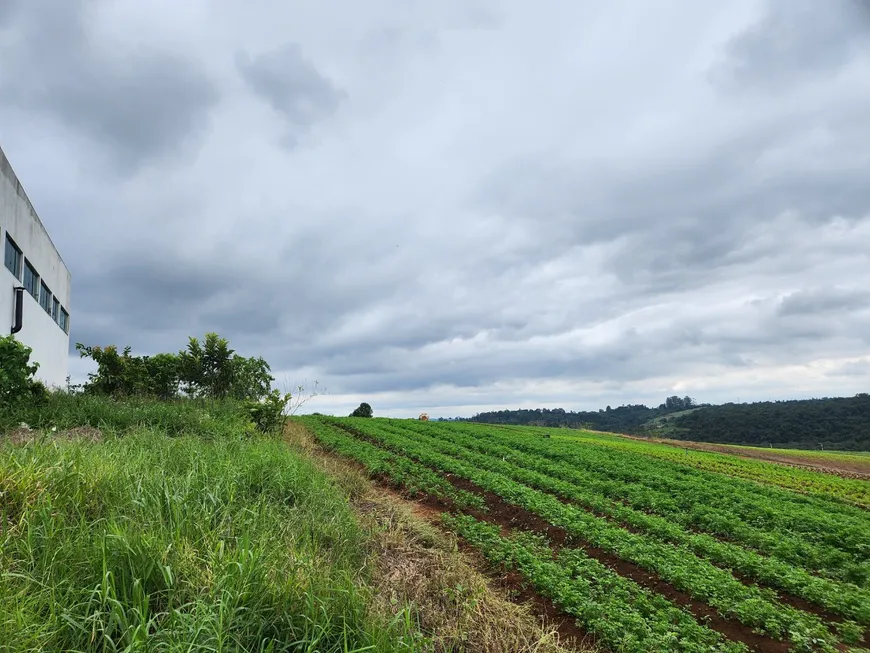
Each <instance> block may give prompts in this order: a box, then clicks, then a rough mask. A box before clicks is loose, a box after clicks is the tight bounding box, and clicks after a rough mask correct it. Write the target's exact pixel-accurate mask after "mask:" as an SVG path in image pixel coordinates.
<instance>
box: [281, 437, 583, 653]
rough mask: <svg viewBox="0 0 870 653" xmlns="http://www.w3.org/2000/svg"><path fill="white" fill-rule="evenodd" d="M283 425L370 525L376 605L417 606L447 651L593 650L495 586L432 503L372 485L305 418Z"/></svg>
mask: <svg viewBox="0 0 870 653" xmlns="http://www.w3.org/2000/svg"><path fill="white" fill-rule="evenodd" d="M285 433H286V439H287V441H288V442H289V443H290V444H291V445H292V446H293V447H294V448H296V449H298V450H300V451H301V452H303V453H304V454H305V455H307V456H308V457H310V458H311V459H312V460H313V461H315V463H316V464H317V465H318V466H319V467H320V468H321V469H323V470H324V471H325V472H326V473H328V474H329V475H330V476H331V477H332V478H334V479H335V480H336V482H337V483H338V484H339V485H340V486H341V487H342V489H344V490H345V492H346V493H347V494H348V496H349V497H350V500H351V504H352V506H353V507H354V509H355V511H356V514H357V515H358V517H359V520H360V523H361V524H362V525H363V526H364V527H366V529H367V531H368V532H369V534H370V537H369V542H370V551H369V552H368V553H369V555H367V556H366V558H367V561H368V563H367V564H369V565H370V569H369V572H370V576H371V583H372V585H373V586H374V588H375V589H376V591H377V596H376V603H375V606H376V607H375V609H376V610H378V611H382V612H385V613H387V614H399V613H400V612H401V610H402V609H403V608H404V607H405V606H407V605H411V606H413V611H414V614H415V615H416V618H417V620H418V623H419V626H420V628H421V630H422V631H423V632H424V633H426V634H427V636H429V637H431V638H432V640H433V643H434V645H435V650H436V651H439V652H444V653H447V652H459V651H463V652H467V653H508V652H517V653H565V652H566V651H569V650H570V651H581V650H590V649H583V648H575V647H571V648H567V647H566V646H565V645H563V644H561V643H560V642H559V637H558V634H557V633H556V632H555V629H553V628H550V627H546V626H544V625H543V624H542V622H541V620H540V619H539V618H537V617H536V616H534V615H533V614H531V612H530V611H529V609H528V608H527V607H526V606H524V605H517V604H515V603H513V602H511V601H510V600H509V598H508V597H507V596H506V595H505V593H504V591H503V590H500V589H498V588H496V587H494V586H493V585H492V584H491V583H490V581H489V580H488V579H487V577H486V576H485V575H484V574H482V573H481V572H480V571H478V570H477V569H476V568H475V566H474V564H473V562H472V561H471V559H470V558H468V557H467V556H466V555H465V554H463V553H462V552H460V551H459V550H458V549H457V544H456V541H455V539H453V538H452V537H451V536H449V535H447V534H446V533H443V532H442V531H440V530H439V529H437V528H435V527H434V526H432V525H431V524H429V523H428V521H427V519H429V520H432V519H435V518H437V515H435V514H433V513H434V511H428V510H427V509H426V508H425V507H423V506H421V505H420V504H416V503H414V502H411V501H405V500H403V499H402V498H401V497H399V496H398V495H395V494H392V493H390V492H386V491H384V490H383V489H380V488H376V487H374V486H373V485H372V483H371V482H370V481H369V479H368V478H366V476H365V475H364V474H363V473H362V472H361V471H360V470H359V469H358V468H357V467H356V466H354V465H353V464H351V463H348V462H346V461H343V460H340V459H338V458H335V457H333V456H330V455H328V454H326V453H325V452H323V451H321V450H320V448H319V447H318V446H317V444H316V443H315V442H314V441H313V439H312V438H311V436H310V434H309V433H308V432H307V431H306V430H305V428H304V427H303V426H302V425H301V424H298V423H296V422H293V421H291V422H290V423H289V424H288V426H287V429H286V431H285Z"/></svg>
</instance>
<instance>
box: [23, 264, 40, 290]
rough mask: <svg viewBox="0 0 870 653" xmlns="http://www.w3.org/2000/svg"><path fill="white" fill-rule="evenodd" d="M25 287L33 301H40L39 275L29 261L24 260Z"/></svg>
mask: <svg viewBox="0 0 870 653" xmlns="http://www.w3.org/2000/svg"><path fill="white" fill-rule="evenodd" d="M24 287H25V288H26V289H27V292H29V293H30V294H31V295H33V299H39V275H38V274H36V270H34V269H33V266H32V265H30V261H28V260H27V259H24Z"/></svg>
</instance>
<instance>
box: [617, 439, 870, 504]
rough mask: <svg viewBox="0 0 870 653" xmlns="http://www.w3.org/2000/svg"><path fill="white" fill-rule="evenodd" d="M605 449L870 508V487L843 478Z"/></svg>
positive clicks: (650, 448)
mask: <svg viewBox="0 0 870 653" xmlns="http://www.w3.org/2000/svg"><path fill="white" fill-rule="evenodd" d="M606 446H611V447H614V448H619V449H625V450H630V451H634V452H637V453H643V455H646V456H653V457H655V458H660V459H662V460H673V461H679V462H680V463H682V464H684V465H691V466H693V467H696V468H698V469H703V470H707V471H711V472H716V473H719V474H727V475H729V476H739V477H740V478H746V479H750V480H753V481H760V482H762V483H770V484H773V485H778V486H780V487H784V488H788V489H790V490H796V491H799V492H806V493H807V494H811V495H814V496H819V497H825V498H832V499H835V500H838V501H844V502H847V503H850V504H853V505H856V506H862V507H864V508H870V484H868V483H867V482H866V481H861V480H856V479H849V478H840V477H839V476H834V475H832V474H826V473H824V472H817V471H813V470H808V469H796V468H794V467H787V466H785V465H778V464H776V463H768V462H762V461H759V460H752V459H748V458H740V457H738V456H732V455H728V454H720V453H715V452H710V451H698V450H691V451H687V450H685V449H680V448H679V447H675V446H663V445H660V444H656V443H646V442H637V441H629V440H622V441H610V442H607V443H606Z"/></svg>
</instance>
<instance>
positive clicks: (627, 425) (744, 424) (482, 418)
mask: <svg viewBox="0 0 870 653" xmlns="http://www.w3.org/2000/svg"><path fill="white" fill-rule="evenodd" d="M456 421H472V422H482V423H486V424H511V425H517V426H546V427H550V428H556V427H563V428H579V429H594V430H596V431H610V432H613V433H634V434H639V435H652V436H659V437H667V438H673V439H679V440H693V441H695V442H721V443H730V444H745V445H754V446H763V447H770V446H773V447H785V448H794V449H825V450H841V451H870V394H868V393H861V394H857V395H855V396H854V397H835V398H825V399H801V400H790V401H763V402H756V403H743V404H733V403H729V404H723V405H720V406H711V405H709V404H698V403H696V402H695V400H694V399H692V398H691V397H688V396H687V397H682V398H681V397H678V396H676V395H674V396H671V397H668V398H667V399H666V400H665V402H664V403H662V404H660V405H659V406H658V407H657V408H649V407H647V406H644V405H642V404H640V405H627V406H619V407H617V408H612V409H610V408H608V409H601V410H598V411H579V412H574V411H566V410H564V409H562V408H553V409H550V408H535V409H525V408H524V409H520V410H500V411H491V412H485V413H479V414H477V415H475V416H474V417H471V418H469V419H460V418H457V420H456Z"/></svg>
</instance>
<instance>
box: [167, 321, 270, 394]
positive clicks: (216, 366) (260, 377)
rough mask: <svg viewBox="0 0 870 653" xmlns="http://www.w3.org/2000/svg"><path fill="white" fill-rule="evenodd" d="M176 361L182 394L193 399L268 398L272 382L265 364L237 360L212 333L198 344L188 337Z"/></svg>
mask: <svg viewBox="0 0 870 653" xmlns="http://www.w3.org/2000/svg"><path fill="white" fill-rule="evenodd" d="M178 358H179V377H180V380H181V383H182V386H183V387H184V391H185V392H186V393H187V394H189V395H191V396H195V397H208V398H211V399H224V398H226V397H230V398H233V399H239V400H256V399H260V398H261V397H265V396H267V395H268V394H269V392H270V390H271V386H272V381H274V378H273V377H272V375H271V374H270V372H271V368H270V367H269V364H268V363H267V362H266V361H265V360H263V359H262V358H245V357H243V356H239V355H238V354H236V353H235V351H234V350H233V349H230V347H229V342H228V341H227V339H226V338H221V337H220V336H219V335H218V334H216V333H207V334H206V335H205V339H204V340H203V342H202V343H200V341H199V340H198V339H197V338H193V337H191V338H190V340H189V342H188V343H187V349H186V350H184V351H181V352H179V354H178Z"/></svg>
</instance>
